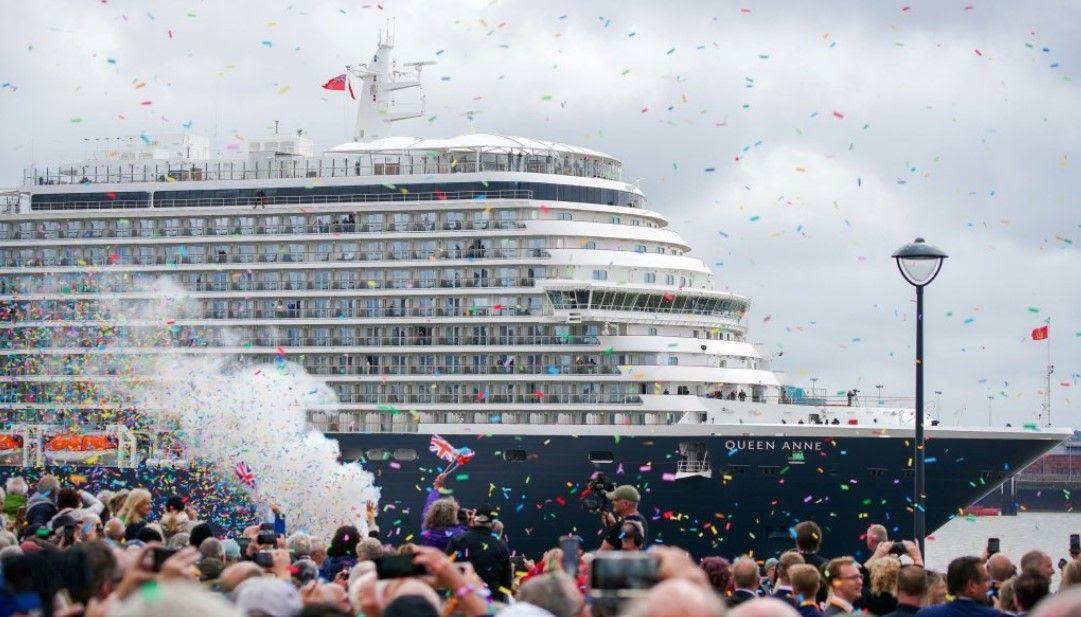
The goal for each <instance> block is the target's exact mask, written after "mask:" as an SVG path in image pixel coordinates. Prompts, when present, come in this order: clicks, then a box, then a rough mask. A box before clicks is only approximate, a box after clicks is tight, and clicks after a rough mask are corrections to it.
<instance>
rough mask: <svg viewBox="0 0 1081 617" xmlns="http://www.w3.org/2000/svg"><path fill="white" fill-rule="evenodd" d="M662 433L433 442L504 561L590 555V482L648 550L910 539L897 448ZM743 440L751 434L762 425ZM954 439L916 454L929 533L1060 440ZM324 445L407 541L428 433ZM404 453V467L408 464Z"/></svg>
mask: <svg viewBox="0 0 1081 617" xmlns="http://www.w3.org/2000/svg"><path fill="white" fill-rule="evenodd" d="M535 428H536V429H540V428H542V427H535ZM671 428H673V427H665V428H664V429H661V428H658V429H656V430H657V432H658V433H662V432H663V433H664V434H663V435H662V434H639V435H634V436H631V435H623V436H612V435H599V436H598V435H592V436H586V435H580V436H573V435H544V434H534V435H514V434H499V435H480V436H478V435H475V434H457V435H454V434H448V433H447V432H444V433H443V436H444V437H445V438H446V439H447V440H448V441H450V442H451V443H452V445H454V446H455V447H469V448H471V449H473V450H474V451H475V452H476V457H475V458H474V459H473V460H472V462H470V463H468V464H467V465H465V466H463V467H461V468H459V469H458V470H457V471H455V472H453V473H452V474H451V476H450V479H449V480H448V482H447V488H448V489H449V490H451V491H452V492H453V495H454V496H455V497H456V498H457V499H458V501H459V502H460V503H461V504H463V505H464V506H467V507H468V506H476V505H480V504H482V503H490V504H492V505H493V506H496V507H498V508H499V509H500V518H501V519H502V520H503V521H504V523H505V524H506V533H507V534H508V537H509V539H510V544H511V548H512V550H515V551H517V552H521V553H525V554H527V555H529V556H536V555H539V554H540V553H541V552H542V551H544V550H546V549H548V548H550V547H552V546H554V545H555V544H556V541H557V539H558V537H559V536H560V535H562V534H566V533H575V534H578V535H580V536H582V537H583V538H584V539H585V543H586V545H587V548H594V547H596V546H597V545H599V544H600V538H599V532H600V525H599V522H598V518H597V517H596V516H594V515H591V514H589V513H588V512H586V511H585V510H584V509H583V508H582V506H581V503H580V499H579V496H580V493H581V491H582V489H583V487H584V486H585V484H586V481H587V479H588V478H589V477H590V475H591V474H593V473H594V472H596V471H601V472H604V473H605V474H606V475H607V476H608V477H609V478H610V479H611V480H612V481H613V482H615V483H616V484H633V485H635V486H637V487H638V488H639V489H640V491H641V493H642V496H643V499H642V503H641V505H640V510H641V512H642V513H643V514H644V515H646V517H647V519H648V520H649V534H650V540H651V541H653V542H663V543H666V544H675V545H679V546H681V547H683V548H686V549H687V550H689V551H690V552H691V553H693V554H694V555H696V556H698V557H702V556H705V555H710V554H718V553H719V554H723V555H729V556H731V555H737V554H741V553H750V552H753V554H755V555H774V554H776V553H778V552H780V551H782V550H784V549H787V548H789V547H791V546H792V544H793V541H792V536H791V533H792V532H791V527H792V526H793V525H795V523H797V522H799V521H801V520H806V519H811V520H815V521H817V522H818V523H819V524H820V525H821V526H822V528H823V531H824V534H825V543H824V546H823V551H824V552H825V553H827V554H831V555H838V554H852V555H856V556H860V555H862V554H864V553H866V547H865V546H864V544H863V541H862V540H861V536H862V534H863V533H864V531H865V530H866V528H867V526H868V524H870V523H872V522H881V523H884V524H885V525H886V526H887V527H888V528H890V533H891V536H892V537H895V538H911V537H912V455H913V448H912V440H911V438H910V437H905V436H896V435H897V432H893V431H891V432H890V435H889V436H885V435H883V434H881V432H880V433H879V434H875V431H873V430H867V429H863V430H858V431H850V430H846V429H847V428H848V427H836V428H835V429H834V434H833V435H830V434H829V433H828V432H827V431H828V430H829V429H830V428H833V427H806V428H804V427H800V429H799V430H795V429H793V430H792V432H794V433H797V434H788V435H784V436H781V429H784V428H786V427H774V428H776V429H778V430H776V432H771V433H770V434H771V435H776V436H764V435H763V436H742V435H728V436H726V435H720V434H709V433H705V434H700V435H691V434H686V433H685V432H684V434H680V435H671V434H669V433H670V432H671V431H668V430H666V429H671ZM717 428H719V429H722V430H723V428H727V427H717ZM748 428H750V427H748ZM754 428H755V429H756V432H758V433H760V434H763V428H764V427H754ZM628 432H629V431H628ZM955 434H956V436H954V435H951V434H950V431H936V432H933V433H932V434H931V437H930V439H929V441H928V443H927V462H928V464H927V528H928V529H930V530H934V529H937V528H938V527H939V526H941V525H942V524H943V523H945V522H946V521H947V520H948V519H949V518H951V517H952V516H956V515H958V514H959V513H960V511H961V509H962V508H964V507H966V506H968V505H969V504H971V503H973V502H975V501H976V500H978V499H979V498H980V497H981V496H983V495H984V494H986V493H988V492H990V491H992V490H993V489H995V488H996V487H997V486H998V485H999V484H1001V483H1002V482H1003V481H1005V480H1006V479H1008V478H1009V477H1010V476H1012V475H1013V474H1014V473H1015V470H1019V469H1022V468H1023V467H1025V466H1026V465H1027V464H1028V463H1030V462H1031V461H1032V460H1034V459H1036V458H1037V457H1038V456H1040V455H1041V454H1043V453H1044V452H1046V451H1047V450H1048V449H1050V448H1051V447H1053V446H1054V445H1055V444H1056V443H1058V441H1060V440H1061V437H1055V436H1052V435H1045V436H1040V435H1034V434H1029V435H1024V434H1010V433H999V434H995V433H990V434H978V433H965V432H961V431H957V432H956V433H955ZM973 435H979V436H978V437H974V436H973ZM329 436H330V437H332V438H334V439H336V440H338V442H339V443H340V444H341V447H342V457H343V459H346V460H361V461H362V462H363V464H364V466H365V468H367V469H369V470H370V471H372V472H373V473H374V474H375V476H376V483H377V484H378V485H379V486H380V488H381V490H382V499H381V504H382V506H383V510H382V513H381V514H380V519H379V523H380V525H381V527H382V529H383V530H384V532H386V533H388V534H390V535H391V538H390V539H391V541H394V542H396V543H397V542H403V541H406V540H409V539H411V538H412V537H413V535H412V534H414V533H415V532H416V530H418V529H419V527H420V522H421V509H422V506H423V504H424V500H425V497H426V495H427V492H428V487H429V486H430V485H431V480H432V478H433V477H434V476H435V474H436V473H437V472H438V471H439V469H440V468H441V465H442V462H441V461H439V460H438V459H437V458H436V457H435V456H434V455H432V454H430V453H429V452H428V445H429V441H430V434H427V433H419V434H418V433H412V434H394V433H390V434H388V433H381V434H355V433H353V434H331V435H329ZM681 443H683V444H686V443H704V444H705V446H706V449H707V450H708V460H709V461H710V467H711V470H710V474H709V477H702V476H690V477H683V476H679V475H678V474H677V468H678V462H679V461H680V458H681V455H680V444H681ZM413 452H415V453H416V454H417V458H416V459H415V460H408V459H409V458H410V456H411V454H412V453H413ZM396 455H397V456H396ZM591 459H592V460H591ZM607 460H610V461H611V462H599V461H607ZM388 506H390V507H389V508H388Z"/></svg>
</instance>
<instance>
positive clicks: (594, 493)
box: [580, 473, 616, 514]
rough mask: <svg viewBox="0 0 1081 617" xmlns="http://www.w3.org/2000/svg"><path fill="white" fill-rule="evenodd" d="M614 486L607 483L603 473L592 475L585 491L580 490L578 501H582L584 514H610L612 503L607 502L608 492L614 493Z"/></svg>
mask: <svg viewBox="0 0 1081 617" xmlns="http://www.w3.org/2000/svg"><path fill="white" fill-rule="evenodd" d="M615 488H616V485H615V484H612V483H611V482H609V481H608V477H607V476H605V475H604V474H603V473H597V474H595V475H593V477H591V478H590V479H589V481H588V482H586V487H585V489H583V490H582V495H581V497H580V499H581V500H582V507H583V508H585V511H586V512H589V513H591V514H600V513H601V512H610V511H611V510H612V502H611V501H609V500H608V495H607V493H608V491H614V490H615Z"/></svg>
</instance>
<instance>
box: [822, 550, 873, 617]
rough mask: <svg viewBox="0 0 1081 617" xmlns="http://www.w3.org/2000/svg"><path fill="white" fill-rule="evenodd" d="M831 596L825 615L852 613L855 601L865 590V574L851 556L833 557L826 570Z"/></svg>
mask: <svg viewBox="0 0 1081 617" xmlns="http://www.w3.org/2000/svg"><path fill="white" fill-rule="evenodd" d="M824 574H825V576H826V585H827V586H828V587H829V598H828V599H827V600H826V610H825V611H823V612H822V615H823V617H832V616H833V615H844V614H848V613H851V612H852V610H853V605H852V604H853V602H855V601H856V600H858V599H859V597H860V593H861V591H862V590H863V575H862V574H860V569H859V566H857V565H856V560H855V559H853V558H851V557H837V558H835V559H831V560H830V561H829V562H828V563H827V564H826V568H825V570H824Z"/></svg>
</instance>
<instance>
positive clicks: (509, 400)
mask: <svg viewBox="0 0 1081 617" xmlns="http://www.w3.org/2000/svg"><path fill="white" fill-rule="evenodd" d="M338 400H339V402H341V403H350V404H367V405H413V404H418V405H423V404H450V405H478V404H484V405H500V404H504V405H553V404H558V405H640V404H641V403H642V397H640V396H638V395H637V394H560V393H548V392H530V393H527V394H498V393H486V392H474V393H470V392H463V393H461V394H442V393H417V394H365V393H345V394H343V395H339V397H338Z"/></svg>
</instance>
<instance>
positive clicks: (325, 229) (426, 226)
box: [0, 219, 525, 240]
mask: <svg viewBox="0 0 1081 617" xmlns="http://www.w3.org/2000/svg"><path fill="white" fill-rule="evenodd" d="M144 220H150V221H154V219H144ZM154 222H155V223H157V222H158V221H154ZM486 229H525V224H524V223H519V222H518V221H516V220H499V221H495V220H491V219H484V220H472V221H465V220H454V221H443V222H441V223H436V222H423V223H394V222H391V223H355V222H348V221H338V222H326V223H314V224H299V225H298V224H293V223H284V224H276V225H274V224H268V225H242V224H229V225H225V226H222V225H210V226H206V225H204V226H201V227H170V226H168V225H160V224H156V225H155V226H153V227H134V228H131V227H129V228H122V229H117V228H115V227H114V226H112V225H108V226H106V227H105V228H98V227H79V228H71V227H65V228H56V229H41V228H40V227H38V228H34V229H27V228H25V227H24V228H18V227H17V228H15V229H4V228H0V240H58V239H60V238H68V239H77V238H180V237H185V238H186V237H191V238H200V237H214V236H233V235H241V236H264V235H266V236H270V235H298V234H349V233H364V234H373V233H379V234H383V233H388V232H403V233H405V232H435V231H466V230H475V231H480V230H486Z"/></svg>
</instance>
